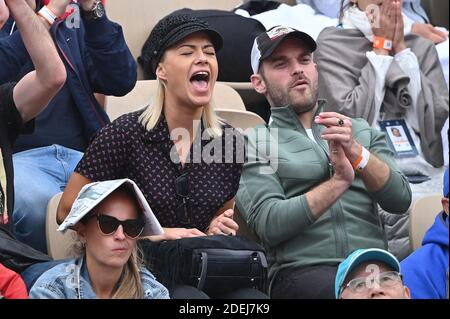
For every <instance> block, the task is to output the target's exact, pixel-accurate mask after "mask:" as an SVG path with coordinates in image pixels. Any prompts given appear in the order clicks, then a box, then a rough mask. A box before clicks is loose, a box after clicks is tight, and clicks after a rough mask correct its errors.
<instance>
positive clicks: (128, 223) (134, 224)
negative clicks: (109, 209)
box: [95, 214, 145, 239]
mask: <svg viewBox="0 0 450 319" xmlns="http://www.w3.org/2000/svg"><path fill="white" fill-rule="evenodd" d="M95 217H96V218H97V221H98V227H99V228H100V231H101V232H102V233H103V234H104V235H111V234H113V233H115V232H116V231H117V228H119V226H120V225H122V228H123V232H124V233H125V235H126V236H128V237H130V238H132V239H134V238H136V237H138V236H139V235H140V234H141V233H142V231H143V230H144V225H145V221H144V220H143V219H141V218H138V219H127V220H118V219H117V218H115V217H112V216H108V215H102V214H97V215H95Z"/></svg>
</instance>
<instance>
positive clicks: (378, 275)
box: [335, 248, 411, 299]
mask: <svg viewBox="0 0 450 319" xmlns="http://www.w3.org/2000/svg"><path fill="white" fill-rule="evenodd" d="M335 295H336V299H410V297H411V294H410V290H409V288H408V287H407V286H406V285H405V284H404V283H403V280H402V275H401V273H400V264H399V263H398V260H397V258H395V256H394V255H392V254H391V253H389V252H387V251H385V250H382V249H377V248H369V249H358V250H356V251H354V252H353V253H351V254H350V255H349V256H348V257H347V258H346V259H345V260H344V261H343V262H341V263H340V265H339V268H338V271H337V274H336V282H335Z"/></svg>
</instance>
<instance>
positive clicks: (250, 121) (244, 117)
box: [216, 109, 266, 131]
mask: <svg viewBox="0 0 450 319" xmlns="http://www.w3.org/2000/svg"><path fill="white" fill-rule="evenodd" d="M216 113H217V114H218V115H219V117H220V118H222V119H224V120H225V121H226V122H227V123H228V124H230V125H231V126H233V127H234V128H240V129H242V130H243V131H245V130H246V129H248V128H253V127H255V126H256V125H260V124H266V122H265V121H264V120H263V119H262V118H261V117H260V116H259V115H258V114H255V113H252V112H248V111H242V110H232V109H228V110H227V109H217V110H216Z"/></svg>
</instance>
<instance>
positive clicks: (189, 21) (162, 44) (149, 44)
mask: <svg viewBox="0 0 450 319" xmlns="http://www.w3.org/2000/svg"><path fill="white" fill-rule="evenodd" d="M195 32H205V33H206V34H208V35H209V37H210V39H211V41H212V43H213V45H214V48H215V50H216V51H219V50H220V49H221V48H222V46H223V39H222V36H221V35H220V33H219V32H217V31H216V30H214V29H213V28H211V27H210V26H209V25H208V23H207V22H205V21H203V20H200V19H199V18H196V17H194V16H191V15H188V14H169V15H167V16H165V17H164V18H162V19H161V20H159V22H158V23H157V24H156V25H155V27H154V28H153V30H152V32H151V33H150V36H149V37H148V39H147V41H146V42H145V44H144V46H143V48H142V52H141V56H140V58H139V62H140V63H141V64H142V66H143V68H144V73H145V74H146V78H153V79H154V78H156V68H157V67H158V63H159V61H160V60H161V57H162V56H163V54H164V52H165V51H166V50H167V49H168V48H170V47H171V46H173V45H174V44H175V43H177V42H178V41H180V40H182V39H184V38H186V37H187V36H189V35H191V34H193V33H195Z"/></svg>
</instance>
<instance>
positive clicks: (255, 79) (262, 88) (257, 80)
mask: <svg viewBox="0 0 450 319" xmlns="http://www.w3.org/2000/svg"><path fill="white" fill-rule="evenodd" d="M250 81H251V82H252V85H253V88H254V89H255V91H256V92H258V93H259V94H266V92H267V89H266V83H265V81H264V79H263V78H262V76H261V74H253V75H252V76H251V77H250Z"/></svg>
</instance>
